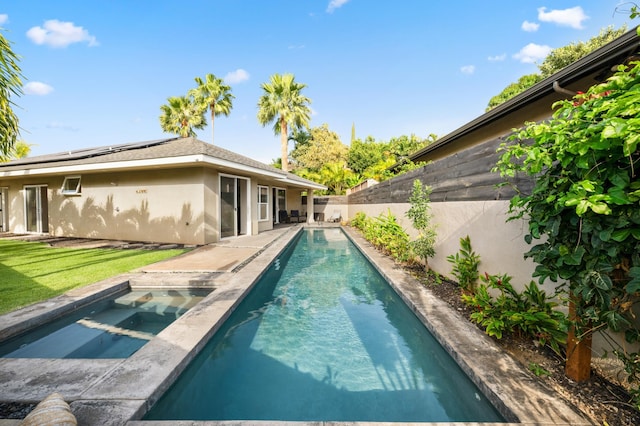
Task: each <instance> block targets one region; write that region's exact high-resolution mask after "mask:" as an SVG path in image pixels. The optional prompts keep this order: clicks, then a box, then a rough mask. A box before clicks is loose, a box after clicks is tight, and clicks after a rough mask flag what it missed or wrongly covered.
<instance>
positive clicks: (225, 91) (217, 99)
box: [189, 74, 235, 143]
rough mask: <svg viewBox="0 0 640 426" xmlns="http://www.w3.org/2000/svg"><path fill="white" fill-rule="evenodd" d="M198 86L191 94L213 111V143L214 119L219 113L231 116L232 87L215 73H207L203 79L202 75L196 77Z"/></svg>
mask: <svg viewBox="0 0 640 426" xmlns="http://www.w3.org/2000/svg"><path fill="white" fill-rule="evenodd" d="M195 80H196V83H198V87H196V88H195V89H191V90H190V91H189V94H190V95H192V96H193V97H194V99H195V100H196V102H197V103H199V104H201V105H202V106H203V107H204V109H205V110H206V109H207V108H209V111H211V143H213V120H214V117H217V116H219V115H225V116H227V117H228V116H229V113H231V108H233V99H235V96H233V95H232V94H231V87H230V86H227V85H225V84H224V81H223V80H222V79H221V78H217V77H216V76H215V75H213V74H207V75H206V76H205V80H204V81H203V80H202V79H201V78H200V77H196V78H195Z"/></svg>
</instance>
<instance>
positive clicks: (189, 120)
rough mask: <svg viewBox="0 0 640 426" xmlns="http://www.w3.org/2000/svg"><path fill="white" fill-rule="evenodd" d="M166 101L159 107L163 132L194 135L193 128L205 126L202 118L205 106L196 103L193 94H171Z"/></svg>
mask: <svg viewBox="0 0 640 426" xmlns="http://www.w3.org/2000/svg"><path fill="white" fill-rule="evenodd" d="M167 101H168V104H167V105H162V106H161V107H160V111H161V114H160V127H162V130H163V131H164V132H166V133H173V134H176V135H178V136H181V137H183V138H187V137H190V136H191V137H195V136H196V132H195V130H194V129H204V128H205V127H206V126H207V120H206V119H205V118H204V113H205V111H206V107H204V106H203V105H202V104H200V103H197V102H196V101H195V99H194V98H193V96H191V95H189V96H172V97H170V98H168V99H167Z"/></svg>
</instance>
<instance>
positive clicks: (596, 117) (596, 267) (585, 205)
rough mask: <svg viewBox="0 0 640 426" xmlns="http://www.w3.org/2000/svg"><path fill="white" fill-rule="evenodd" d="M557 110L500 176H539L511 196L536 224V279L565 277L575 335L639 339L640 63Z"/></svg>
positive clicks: (525, 133)
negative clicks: (606, 334)
mask: <svg viewBox="0 0 640 426" xmlns="http://www.w3.org/2000/svg"><path fill="white" fill-rule="evenodd" d="M554 107H555V108H556V111H555V112H554V114H553V117H552V118H551V119H550V120H548V121H544V122H540V123H528V124H527V125H526V126H525V127H524V128H523V129H522V130H520V131H518V132H517V133H515V134H514V136H513V138H512V139H511V141H510V143H509V144H505V145H504V146H503V147H502V152H503V155H502V157H501V159H500V161H499V162H498V164H497V167H496V169H497V170H498V171H500V173H501V174H502V176H504V177H507V178H511V177H514V176H515V175H516V174H523V175H527V176H531V177H532V178H534V179H535V180H534V187H533V189H532V190H531V191H528V192H527V193H522V194H519V195H517V196H516V197H514V198H513V199H512V200H511V212H512V214H513V217H512V218H522V219H525V220H527V221H528V233H527V234H526V235H525V241H526V242H527V243H529V244H533V246H532V247H531V249H530V250H529V251H528V252H527V253H526V257H529V258H531V259H533V261H534V262H535V263H536V264H537V266H536V271H535V275H534V276H537V277H539V280H540V282H543V281H544V280H546V279H549V280H551V281H558V280H560V281H561V282H565V283H566V285H564V289H565V290H566V291H567V293H568V294H569V296H570V297H569V300H571V303H573V304H574V305H575V306H574V307H575V318H572V319H574V320H575V321H574V324H573V325H574V330H571V334H570V341H574V340H576V341H577V340H579V339H580V338H582V337H583V336H588V335H589V333H591V332H592V330H594V329H597V330H606V329H610V330H612V331H614V332H624V333H625V338H626V340H627V342H629V343H638V342H640V329H639V328H638V324H637V319H636V318H635V313H634V312H633V309H632V308H633V306H634V305H636V304H637V303H639V302H640V279H639V278H640V255H639V253H640V209H638V205H639V203H640V182H639V181H638V170H639V165H638V164H639V163H640V149H639V148H640V119H639V118H638V117H639V113H640V62H637V61H631V62H630V63H629V64H625V65H620V66H619V67H618V69H617V72H616V73H615V74H614V75H613V76H612V77H610V78H609V79H608V80H607V81H606V82H605V83H602V84H599V85H595V86H593V87H591V88H590V89H589V90H588V91H587V93H584V94H578V95H576V96H575V97H574V98H573V99H570V100H564V101H559V102H557V103H556V104H555V105H554ZM573 336H575V339H574V337H573ZM582 347H585V345H583V346H582ZM629 347H633V346H629V345H624V346H617V347H616V350H617V351H618V353H619V356H621V357H622V358H625V359H626V361H625V364H626V367H627V369H628V371H629V372H630V374H629V379H630V380H636V378H637V377H640V363H637V362H636V361H637V360H638V359H639V358H640V354H639V353H637V352H635V353H628V352H626V351H627V350H628V348H629ZM576 364H577V363H573V364H571V365H576ZM576 368H578V367H576ZM584 370H585V369H581V370H580V373H584ZM586 373H587V374H588V370H587V372H586ZM638 395H639V397H638V398H636V404H637V406H638V407H640V390H639V391H638Z"/></svg>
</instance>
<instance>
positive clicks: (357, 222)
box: [350, 212, 367, 231]
mask: <svg viewBox="0 0 640 426" xmlns="http://www.w3.org/2000/svg"><path fill="white" fill-rule="evenodd" d="M350 225H351V226H353V227H354V228H357V229H359V230H361V231H364V227H365V226H366V225H367V214H366V213H364V212H358V213H356V215H355V216H354V217H353V219H351V222H350Z"/></svg>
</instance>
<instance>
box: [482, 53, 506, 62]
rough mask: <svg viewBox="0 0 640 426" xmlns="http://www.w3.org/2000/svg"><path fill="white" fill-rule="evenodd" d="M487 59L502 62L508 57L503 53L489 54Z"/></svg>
mask: <svg viewBox="0 0 640 426" xmlns="http://www.w3.org/2000/svg"><path fill="white" fill-rule="evenodd" d="M487 59H488V60H489V61H490V62H500V61H504V60H505V59H507V54H506V53H503V54H502V55H496V56H489V57H488V58H487Z"/></svg>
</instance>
